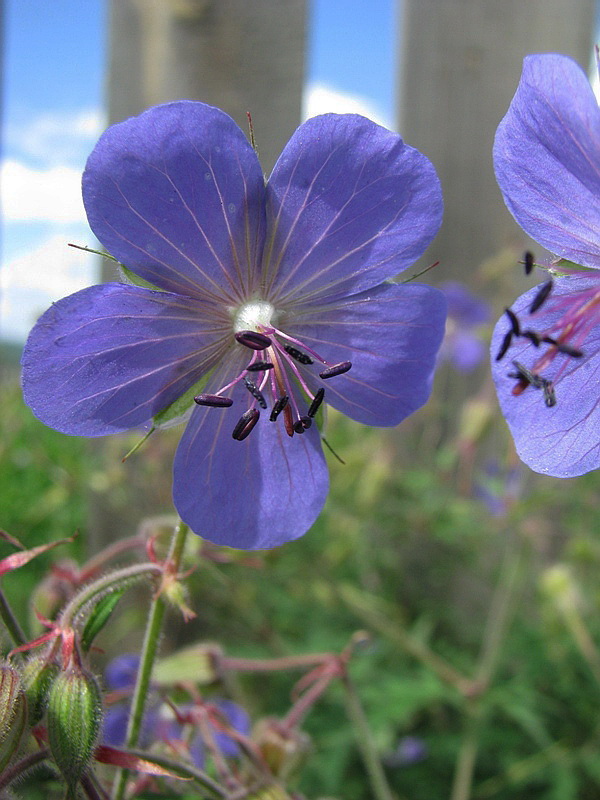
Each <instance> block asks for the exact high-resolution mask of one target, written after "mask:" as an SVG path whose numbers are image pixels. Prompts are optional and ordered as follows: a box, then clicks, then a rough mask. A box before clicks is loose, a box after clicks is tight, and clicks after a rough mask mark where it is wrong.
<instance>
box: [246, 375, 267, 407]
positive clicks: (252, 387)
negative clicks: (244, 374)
mask: <svg viewBox="0 0 600 800" xmlns="http://www.w3.org/2000/svg"><path fill="white" fill-rule="evenodd" d="M244 386H245V387H246V389H248V391H249V392H250V394H251V395H252V397H253V398H254V399H255V400H256V402H257V403H258V405H259V406H260V407H261V408H266V407H267V401H266V400H265V397H264V395H263V393H262V392H261V390H260V389H259V388H258V386H257V385H256V384H255V383H252V381H251V380H250V379H249V378H244Z"/></svg>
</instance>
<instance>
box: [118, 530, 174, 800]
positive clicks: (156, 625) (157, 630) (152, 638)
mask: <svg viewBox="0 0 600 800" xmlns="http://www.w3.org/2000/svg"><path fill="white" fill-rule="evenodd" d="M188 531H189V528H188V526H187V525H186V524H185V523H184V522H181V521H180V522H179V523H178V525H177V527H176V528H175V530H174V532H173V537H172V539H171V546H170V548H169V554H168V556H167V564H168V565H169V569H170V570H171V571H172V572H173V573H177V572H178V571H179V568H180V566H181V559H182V556H183V550H184V547H185V541H186V538H187V534H188ZM165 609H166V601H165V599H164V597H163V596H162V594H160V593H157V594H156V596H155V597H154V598H153V599H152V602H151V603H150V609H149V612H148V619H147V621H146V632H145V634H144V642H143V644H142V652H141V653H140V666H139V669H138V673H137V680H136V684H135V689H134V692H133V698H132V701H131V713H130V715H129V722H128V725H127V736H126V739H125V746H126V747H127V748H128V749H131V748H135V747H136V746H137V743H138V740H139V737H140V731H141V727H142V719H143V716H144V709H145V706H146V697H147V695H148V689H149V687H150V678H151V676H152V668H153V667H154V661H155V658H156V653H157V650H158V643H159V641H160V635H161V631H162V623H163V618H164V615H165ZM127 775H128V772H127V770H124V769H123V770H119V771H118V772H117V775H116V776H115V783H114V792H113V798H114V800H123V796H124V793H125V787H126V784H127Z"/></svg>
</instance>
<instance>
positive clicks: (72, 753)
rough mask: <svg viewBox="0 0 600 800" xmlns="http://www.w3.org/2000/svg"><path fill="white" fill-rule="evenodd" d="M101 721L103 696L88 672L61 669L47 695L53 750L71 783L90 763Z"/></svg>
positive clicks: (57, 762)
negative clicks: (63, 670)
mask: <svg viewBox="0 0 600 800" xmlns="http://www.w3.org/2000/svg"><path fill="white" fill-rule="evenodd" d="M101 725H102V698H101V695H100V688H99V686H98V682H97V681H96V679H95V678H94V677H93V676H92V675H90V674H89V673H88V672H82V671H80V670H75V669H71V670H69V671H67V672H61V673H60V674H59V675H58V676H57V678H56V680H55V681H54V682H53V684H52V687H51V688H50V692H49V697H48V742H49V744H50V751H51V753H52V756H53V758H54V760H55V761H56V764H57V766H58V768H59V769H60V771H61V772H62V774H63V776H64V778H65V780H66V781H67V783H68V784H69V786H73V785H74V784H75V783H76V782H77V781H78V780H79V778H80V777H81V775H82V774H83V772H84V771H85V769H86V767H87V765H88V764H89V762H90V760H91V758H92V753H93V752H94V747H95V745H96V742H97V740H98V735H99V733H100V728H101Z"/></svg>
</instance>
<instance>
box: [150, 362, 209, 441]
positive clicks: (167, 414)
mask: <svg viewBox="0 0 600 800" xmlns="http://www.w3.org/2000/svg"><path fill="white" fill-rule="evenodd" d="M213 371H214V370H210V372H207V373H206V375H204V376H203V377H202V378H201V379H200V380H199V381H198V383H195V384H194V385H193V386H190V388H189V389H188V390H187V392H184V393H183V394H182V395H181V396H180V397H178V398H177V400H175V401H174V402H172V403H171V405H170V406H167V407H166V408H163V410H162V411H159V412H158V414H155V415H154V417H153V418H152V419H153V422H154V426H155V427H157V428H159V427H162V426H164V425H167V424H168V423H169V422H172V421H173V420H175V419H177V417H181V416H182V415H183V414H185V412H186V411H187V410H188V409H189V408H190V407H191V406H192V404H193V402H194V397H195V396H196V395H197V394H200V393H201V392H202V389H204V387H205V386H206V384H207V383H208V379H209V378H210V376H211V375H212V373H213Z"/></svg>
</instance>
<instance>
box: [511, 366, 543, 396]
mask: <svg viewBox="0 0 600 800" xmlns="http://www.w3.org/2000/svg"><path fill="white" fill-rule="evenodd" d="M512 363H513V366H514V367H515V369H516V370H517V371H516V372H510V373H509V374H508V377H509V378H517V379H518V380H519V382H520V383H523V384H525V385H526V386H527V385H529V384H531V386H535V388H536V389H541V388H542V386H543V385H544V380H545V379H544V378H542V377H540V376H539V375H536V373H535V372H532V371H531V370H530V369H527V367H524V366H523V364H520V363H519V362H518V361H513V362H512Z"/></svg>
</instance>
